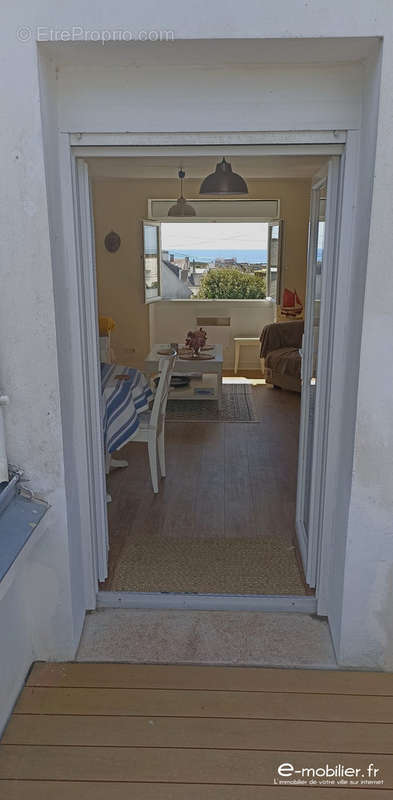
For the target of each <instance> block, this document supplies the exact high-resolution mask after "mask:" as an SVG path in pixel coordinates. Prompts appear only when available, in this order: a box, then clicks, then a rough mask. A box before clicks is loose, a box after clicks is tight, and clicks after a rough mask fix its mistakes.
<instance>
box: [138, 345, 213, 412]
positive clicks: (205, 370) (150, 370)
mask: <svg viewBox="0 0 393 800" xmlns="http://www.w3.org/2000/svg"><path fill="white" fill-rule="evenodd" d="M168 347H169V345H168V344H155V345H153V347H152V349H151V351H150V353H149V355H148V356H147V358H146V359H145V369H144V371H145V373H146V374H148V375H154V373H155V372H158V368H159V362H160V358H163V356H160V354H159V352H158V351H159V350H165V349H167V348H168ZM206 354H208V355H211V356H213V358H212V359H209V360H206V361H204V360H199V359H197V358H195V359H192V360H183V359H182V358H180V357H178V358H177V359H176V364H175V369H174V375H184V374H186V375H190V376H191V381H190V385H189V386H187V387H185V388H184V389H183V388H177V389H171V391H170V393H169V396H170V397H171V399H178V400H216V401H217V403H218V408H219V409H220V408H221V402H222V366H223V348H222V344H215V345H214V346H213V349H212V350H206ZM193 375H194V376H195V377H192V376H193Z"/></svg>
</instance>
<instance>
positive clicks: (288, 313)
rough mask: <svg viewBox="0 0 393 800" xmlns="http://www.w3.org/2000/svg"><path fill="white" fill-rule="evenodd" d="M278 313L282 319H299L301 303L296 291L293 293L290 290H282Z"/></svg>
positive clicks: (301, 309)
mask: <svg viewBox="0 0 393 800" xmlns="http://www.w3.org/2000/svg"><path fill="white" fill-rule="evenodd" d="M280 312H281V314H282V316H283V317H290V318H296V317H300V316H301V315H302V314H303V303H302V301H301V300H300V297H299V295H298V293H297V291H296V289H295V290H294V291H293V292H292V291H291V290H290V289H284V293H283V296H282V306H281V308H280Z"/></svg>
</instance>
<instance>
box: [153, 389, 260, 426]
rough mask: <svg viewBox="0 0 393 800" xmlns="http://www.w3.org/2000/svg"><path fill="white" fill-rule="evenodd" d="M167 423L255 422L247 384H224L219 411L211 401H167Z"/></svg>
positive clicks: (250, 391) (250, 390)
mask: <svg viewBox="0 0 393 800" xmlns="http://www.w3.org/2000/svg"><path fill="white" fill-rule="evenodd" d="M166 418H167V420H168V421H169V422H257V416H256V413H255V409H254V404H253V400H252V387H251V386H249V385H248V384H241V383H240V384H237V383H231V384H224V385H223V387H222V404H221V410H220V411H219V410H218V406H217V403H216V402H215V401H212V400H176V399H173V400H172V399H171V400H168V405H167V411H166Z"/></svg>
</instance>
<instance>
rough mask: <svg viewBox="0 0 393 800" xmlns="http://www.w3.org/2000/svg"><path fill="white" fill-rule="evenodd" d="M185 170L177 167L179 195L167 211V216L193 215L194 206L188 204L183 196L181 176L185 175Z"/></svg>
mask: <svg viewBox="0 0 393 800" xmlns="http://www.w3.org/2000/svg"><path fill="white" fill-rule="evenodd" d="M185 174H186V173H185V172H184V170H183V169H179V172H178V175H179V178H180V197H179V198H178V200H177V201H176V203H175V205H174V206H171V207H170V209H169V211H168V217H195V215H196V211H195V208H193V207H192V206H190V204H189V203H187V200H186V198H185V197H183V178H184V177H185Z"/></svg>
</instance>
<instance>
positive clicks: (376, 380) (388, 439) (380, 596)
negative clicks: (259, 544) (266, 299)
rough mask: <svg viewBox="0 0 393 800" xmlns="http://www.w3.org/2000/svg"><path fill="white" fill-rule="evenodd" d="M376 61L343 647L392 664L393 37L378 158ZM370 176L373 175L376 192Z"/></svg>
mask: <svg viewBox="0 0 393 800" xmlns="http://www.w3.org/2000/svg"><path fill="white" fill-rule="evenodd" d="M376 66H377V70H374V69H373V67H374V64H373V63H372V61H371V63H370V64H369V65H368V75H367V83H366V86H365V104H364V119H365V126H364V132H363V139H362V152H361V165H362V168H361V175H360V190H361V193H363V199H364V205H363V206H361V207H360V209H359V215H358V231H357V241H358V246H359V251H358V259H359V266H360V267H361V265H362V260H363V261H366V260H367V278H366V292H365V297H364V309H363V326H362V329H361V328H360V326H359V324H358V325H357V328H356V329H355V330H357V331H358V333H359V335H360V333H361V352H360V373H359V376H358V377H359V391H358V401H357V418H356V432H355V453H354V460H353V464H352V492H351V502H350V508H349V518H348V538H347V546H346V558H345V562H344V564H345V571H344V575H343V585H344V600H343V610H342V611H343V613H342V621H341V635H340V650H339V653H340V658H341V660H342V662H343V663H344V664H349V665H352V664H356V665H358V664H361V665H362V666H365V667H367V666H378V667H379V668H381V669H387V670H393V622H392V620H393V616H392V602H393V491H392V478H393V425H392V398H393V370H392V364H393V361H392V341H393V313H392V309H393V305H392V303H393V282H392V262H391V257H389V255H388V248H389V246H390V244H389V242H390V241H391V237H392V231H393V209H392V201H391V193H392V186H393V160H392V146H391V141H392V138H391V137H392V135H393V108H392V105H393V104H392V94H391V85H392V81H393V42H392V40H391V39H389V40H388V41H385V43H384V49H383V60H382V66H381V70H382V74H381V97H380V105H379V120H380V122H379V131H378V140H377V148H376V158H375V163H374V159H373V155H374V135H373V134H374V131H375V127H376V118H377V114H378V100H379V94H378V85H377V81H376V77H375V76H376V75H378V68H379V64H377V65H376ZM389 87H390V88H389ZM369 178H371V179H373V189H374V191H373V196H372V197H371V196H370V194H371V193H370V191H369V187H368V179H369ZM371 206H372V216H371V229H370V240H369V244H368V243H367V226H368V222H367V217H368V214H369V210H370V208H371ZM367 247H368V249H367ZM361 248H363V252H361ZM366 253H367V256H366ZM359 280H360V281H361V280H362V277H361V275H360V278H359Z"/></svg>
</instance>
